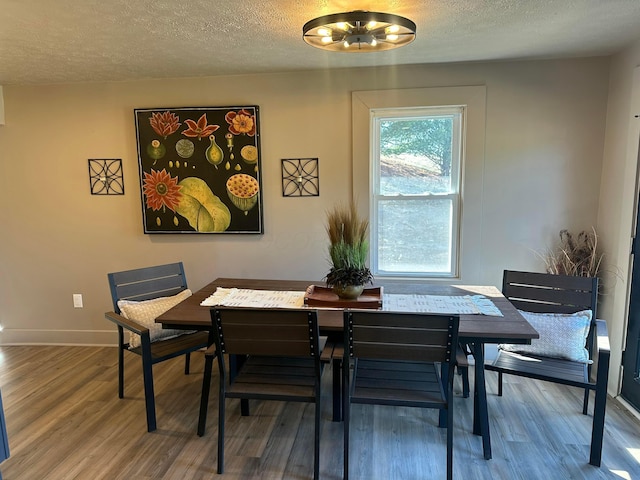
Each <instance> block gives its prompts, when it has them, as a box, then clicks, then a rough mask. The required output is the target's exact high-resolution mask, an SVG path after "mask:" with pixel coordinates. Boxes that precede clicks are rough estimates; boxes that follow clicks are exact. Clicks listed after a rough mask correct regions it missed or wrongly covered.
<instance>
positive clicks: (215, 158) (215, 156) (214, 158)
mask: <svg viewBox="0 0 640 480" xmlns="http://www.w3.org/2000/svg"><path fill="white" fill-rule="evenodd" d="M209 140H211V145H209V148H207V151H206V152H205V153H204V154H205V156H206V157H207V161H208V162H209V163H210V164H211V165H213V166H214V167H216V168H218V165H220V164H221V163H222V160H223V159H224V152H223V151H222V149H221V148H220V146H219V145H218V144H217V143H216V137H215V136H214V135H209Z"/></svg>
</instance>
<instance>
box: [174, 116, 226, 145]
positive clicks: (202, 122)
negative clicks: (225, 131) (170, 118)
mask: <svg viewBox="0 0 640 480" xmlns="http://www.w3.org/2000/svg"><path fill="white" fill-rule="evenodd" d="M184 123H186V124H187V126H188V127H189V128H187V129H186V130H184V131H183V132H182V134H183V135H184V136H185V137H198V140H202V137H208V136H209V135H211V134H212V133H213V132H215V131H216V130H218V129H219V128H220V126H219V125H207V114H206V113H203V114H202V116H201V117H200V118H199V119H198V123H196V122H194V121H193V120H191V119H187V120H185V121H184Z"/></svg>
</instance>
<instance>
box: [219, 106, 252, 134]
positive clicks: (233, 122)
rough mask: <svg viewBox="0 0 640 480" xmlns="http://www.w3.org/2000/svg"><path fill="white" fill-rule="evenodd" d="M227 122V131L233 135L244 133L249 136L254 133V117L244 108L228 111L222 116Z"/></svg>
mask: <svg viewBox="0 0 640 480" xmlns="http://www.w3.org/2000/svg"><path fill="white" fill-rule="evenodd" d="M224 119H225V120H226V121H227V123H228V124H229V131H230V132H231V133H233V134H234V135H240V134H241V133H245V134H247V135H249V136H250V137H253V136H254V135H255V134H256V119H255V116H254V115H251V112H250V111H248V110H245V109H244V108H243V109H242V110H240V111H239V112H229V113H227V114H226V115H225V116H224Z"/></svg>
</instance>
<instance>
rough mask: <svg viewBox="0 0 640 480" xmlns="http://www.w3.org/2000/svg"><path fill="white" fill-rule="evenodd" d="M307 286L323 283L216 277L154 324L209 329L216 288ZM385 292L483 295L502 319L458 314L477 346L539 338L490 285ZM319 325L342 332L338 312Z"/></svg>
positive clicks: (328, 312) (388, 286) (416, 286)
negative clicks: (211, 299) (208, 301)
mask: <svg viewBox="0 0 640 480" xmlns="http://www.w3.org/2000/svg"><path fill="white" fill-rule="evenodd" d="M309 285H323V283H322V282H313V281H300V280H258V279H240V278H217V279H215V280H214V281H213V282H211V283H210V284H208V285H206V286H205V287H203V288H201V289H200V290H198V291H197V292H195V293H194V294H193V295H192V296H191V297H189V298H187V299H186V300H184V301H183V302H181V303H180V304H178V305H176V306H175V307H173V308H172V309H170V310H169V311H167V312H165V313H163V314H162V315H160V316H159V317H158V318H157V319H156V322H158V323H161V324H162V326H163V327H164V328H177V329H185V330H194V329H195V330H208V329H209V328H210V327H211V316H210V313H209V311H210V307H202V306H200V303H201V302H202V301H203V300H204V299H206V298H207V297H209V296H210V295H211V294H213V293H214V292H215V291H216V288H217V287H224V288H246V289H253V290H276V291H287V290H292V291H298V290H299V291H305V290H306V289H307V287H308V286H309ZM379 285H382V286H383V287H384V293H401V294H421V295H480V294H481V295H485V296H486V297H488V298H490V299H491V301H492V302H493V303H494V304H495V305H496V307H498V308H499V309H500V311H501V312H502V314H503V315H504V316H503V317H494V316H487V315H465V314H463V315H460V333H459V335H460V339H461V341H464V342H470V343H471V342H480V343H502V342H509V343H528V342H530V341H531V339H534V338H538V332H536V330H535V329H534V328H533V327H532V326H531V325H530V324H529V323H528V322H527V321H526V320H525V319H524V318H523V317H522V315H520V313H518V311H517V310H516V308H515V307H514V306H513V305H512V304H511V302H509V300H507V299H506V298H505V297H504V296H503V295H502V294H501V293H500V291H499V290H498V289H497V288H496V287H493V286H463V285H433V284H425V283H400V282H396V283H394V282H388V283H385V282H376V286H379ZM318 324H319V327H320V330H321V331H325V332H326V331H332V330H333V331H339V330H342V310H341V309H319V310H318Z"/></svg>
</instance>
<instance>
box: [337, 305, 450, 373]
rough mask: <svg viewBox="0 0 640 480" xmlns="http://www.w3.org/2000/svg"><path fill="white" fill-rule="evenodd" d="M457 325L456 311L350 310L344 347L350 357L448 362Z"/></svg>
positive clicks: (345, 316)
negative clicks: (451, 313)
mask: <svg viewBox="0 0 640 480" xmlns="http://www.w3.org/2000/svg"><path fill="white" fill-rule="evenodd" d="M458 326H459V317H458V316H456V315H435V314H418V313H406V312H385V311H380V310H347V311H345V313H344V328H345V335H346V341H345V347H346V348H348V354H349V356H350V357H358V358H369V359H390V360H404V361H423V362H449V361H450V360H451V356H452V352H455V345H457V343H458ZM453 354H454V355H455V353H453Z"/></svg>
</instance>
